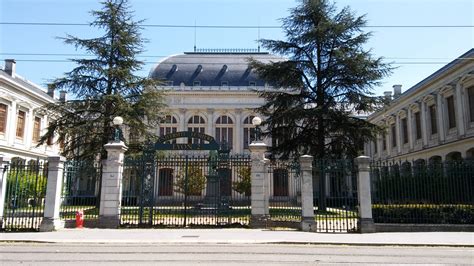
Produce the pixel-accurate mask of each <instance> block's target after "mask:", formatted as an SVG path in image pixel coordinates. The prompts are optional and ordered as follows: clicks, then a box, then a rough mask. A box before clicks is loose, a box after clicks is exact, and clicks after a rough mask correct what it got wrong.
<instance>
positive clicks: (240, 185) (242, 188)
mask: <svg viewBox="0 0 474 266" xmlns="http://www.w3.org/2000/svg"><path fill="white" fill-rule="evenodd" d="M251 174H252V172H251V169H250V167H249V166H243V167H240V168H239V169H238V170H237V175H238V176H239V180H238V181H234V182H233V183H232V188H233V189H234V190H235V191H237V192H238V193H240V194H242V195H244V196H250V195H252V190H251V188H252V180H251V176H252V175H251Z"/></svg>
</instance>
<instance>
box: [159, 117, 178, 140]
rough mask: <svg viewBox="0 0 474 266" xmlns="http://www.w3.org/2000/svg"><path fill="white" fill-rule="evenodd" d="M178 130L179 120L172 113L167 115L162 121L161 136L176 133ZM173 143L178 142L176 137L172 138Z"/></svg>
mask: <svg viewBox="0 0 474 266" xmlns="http://www.w3.org/2000/svg"><path fill="white" fill-rule="evenodd" d="M176 131H178V121H177V120H176V117H174V116H172V115H167V116H166V117H165V118H164V119H163V120H162V121H161V123H160V137H162V136H164V135H167V134H170V133H175V132H176ZM171 142H172V143H176V139H174V140H171Z"/></svg>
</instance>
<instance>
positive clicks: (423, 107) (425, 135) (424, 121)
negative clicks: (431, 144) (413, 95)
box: [421, 101, 428, 147]
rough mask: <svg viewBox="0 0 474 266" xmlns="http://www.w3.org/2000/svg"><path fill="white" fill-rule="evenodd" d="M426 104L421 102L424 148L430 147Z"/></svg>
mask: <svg viewBox="0 0 474 266" xmlns="http://www.w3.org/2000/svg"><path fill="white" fill-rule="evenodd" d="M426 112H427V110H426V102H425V101H421V137H422V140H423V147H426V146H428V119H427V117H428V116H427V115H426Z"/></svg>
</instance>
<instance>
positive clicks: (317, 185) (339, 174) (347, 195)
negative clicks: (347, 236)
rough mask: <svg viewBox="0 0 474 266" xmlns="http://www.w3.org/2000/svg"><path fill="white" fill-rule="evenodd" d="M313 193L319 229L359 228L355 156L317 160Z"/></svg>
mask: <svg viewBox="0 0 474 266" xmlns="http://www.w3.org/2000/svg"><path fill="white" fill-rule="evenodd" d="M313 191H314V194H313V197H314V206H315V219H316V226H317V231H318V232H357V231H358V228H357V224H358V220H359V213H358V209H357V204H358V201H357V169H356V167H355V165H354V164H353V161H352V160H317V159H316V160H315V161H314V163H313Z"/></svg>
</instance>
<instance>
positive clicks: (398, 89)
mask: <svg viewBox="0 0 474 266" xmlns="http://www.w3.org/2000/svg"><path fill="white" fill-rule="evenodd" d="M392 88H393V98H398V97H400V95H402V85H398V84H397V85H393V86H392Z"/></svg>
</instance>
